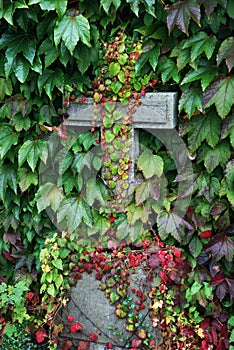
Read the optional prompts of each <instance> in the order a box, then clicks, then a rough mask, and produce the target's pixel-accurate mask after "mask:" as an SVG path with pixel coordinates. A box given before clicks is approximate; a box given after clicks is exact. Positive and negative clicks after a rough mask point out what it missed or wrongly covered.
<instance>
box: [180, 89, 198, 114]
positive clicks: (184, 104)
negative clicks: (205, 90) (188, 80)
mask: <svg viewBox="0 0 234 350" xmlns="http://www.w3.org/2000/svg"><path fill="white" fill-rule="evenodd" d="M183 109H184V110H185V112H186V113H187V114H188V116H189V117H191V116H192V115H193V114H194V112H195V111H196V110H198V111H200V112H202V111H203V106H202V92H201V90H200V89H193V88H190V89H186V90H185V91H184V92H183V94H182V96H181V98H180V100H179V111H180V112H181V111H182V110H183Z"/></svg>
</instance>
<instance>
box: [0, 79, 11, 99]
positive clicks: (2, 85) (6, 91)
mask: <svg viewBox="0 0 234 350" xmlns="http://www.w3.org/2000/svg"><path fill="white" fill-rule="evenodd" d="M11 94H12V84H11V80H10V79H4V78H0V100H3V99H4V97H5V95H8V96H10V95H11Z"/></svg>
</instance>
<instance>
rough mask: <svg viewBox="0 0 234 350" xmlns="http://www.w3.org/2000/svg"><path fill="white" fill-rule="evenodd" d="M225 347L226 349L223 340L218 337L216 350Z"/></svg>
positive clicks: (221, 349)
mask: <svg viewBox="0 0 234 350" xmlns="http://www.w3.org/2000/svg"><path fill="white" fill-rule="evenodd" d="M225 349H226V346H225V345H224V343H223V340H222V339H220V340H219V344H218V346H217V348H216V350H225Z"/></svg>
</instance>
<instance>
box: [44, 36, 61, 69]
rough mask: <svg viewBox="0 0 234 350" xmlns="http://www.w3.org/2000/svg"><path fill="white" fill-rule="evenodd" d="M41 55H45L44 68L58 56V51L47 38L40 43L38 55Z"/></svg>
mask: <svg viewBox="0 0 234 350" xmlns="http://www.w3.org/2000/svg"><path fill="white" fill-rule="evenodd" d="M41 54H45V68H47V67H49V66H50V65H51V64H52V63H53V62H54V61H55V60H56V58H57V57H58V56H59V53H58V50H56V48H55V47H54V46H53V44H52V41H51V40H50V39H49V38H46V39H45V40H44V41H43V42H42V44H41V46H40V48H39V55H41Z"/></svg>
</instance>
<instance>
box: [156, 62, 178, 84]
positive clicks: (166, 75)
mask: <svg viewBox="0 0 234 350" xmlns="http://www.w3.org/2000/svg"><path fill="white" fill-rule="evenodd" d="M159 71H160V72H161V74H162V81H163V83H165V82H166V81H168V80H169V79H171V78H172V79H173V80H174V81H175V82H176V83H178V82H179V81H180V75H179V73H178V69H177V66H176V64H175V62H174V61H173V60H172V59H170V58H166V57H162V58H161V59H160V62H159Z"/></svg>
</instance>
